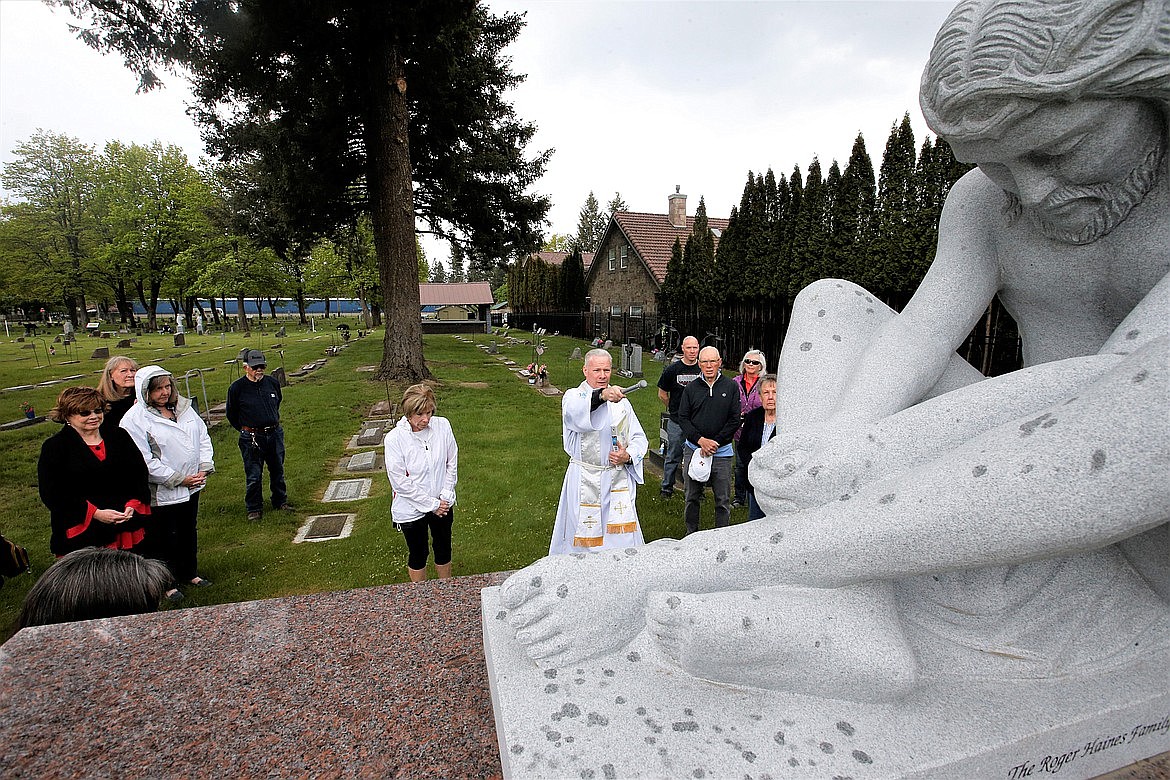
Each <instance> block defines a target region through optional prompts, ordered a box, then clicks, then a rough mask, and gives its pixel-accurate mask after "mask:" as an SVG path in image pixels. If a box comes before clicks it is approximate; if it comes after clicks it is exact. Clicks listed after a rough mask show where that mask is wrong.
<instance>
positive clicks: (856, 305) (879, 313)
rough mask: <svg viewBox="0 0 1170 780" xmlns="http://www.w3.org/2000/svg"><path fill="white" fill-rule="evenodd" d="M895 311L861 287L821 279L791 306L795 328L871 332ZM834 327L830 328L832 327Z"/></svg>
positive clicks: (849, 283)
mask: <svg viewBox="0 0 1170 780" xmlns="http://www.w3.org/2000/svg"><path fill="white" fill-rule="evenodd" d="M893 314H894V311H893V310H892V309H890V308H889V307H888V306H886V305H885V304H884V303H882V302H881V301H880V300H878V299H877V298H875V297H874V295H873V294H872V293H870V292H869V291H868V290H866V289H865V288H864V287H862V286H861V285H859V284H854V283H853V282H850V281H848V280H845V279H819V280H817V281H815V282H813V283H812V284H810V285H808V286H807V287H805V288H804V289H803V290H801V291H800V293H799V294H798V295H797V296H796V298H795V299H794V300H793V302H792V325H790V328H791V327H795V328H796V329H797V331H798V332H799V331H801V330H803V329H804V328H805V327H812V328H818V329H819V328H824V327H831V328H834V329H836V330H840V329H841V327H842V326H843V325H848V326H849V327H847V328H846V329H847V330H849V331H854V330H858V329H860V330H862V331H872V330H873V329H874V328H875V327H876V326H877V325H878V324H880V323H881V322H883V321H885V320H886V319H887V318H888V317H890V316H892V315H893ZM830 323H831V325H830Z"/></svg>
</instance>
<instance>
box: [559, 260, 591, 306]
mask: <svg viewBox="0 0 1170 780" xmlns="http://www.w3.org/2000/svg"><path fill="white" fill-rule="evenodd" d="M560 288H561V289H560V309H561V311H568V312H579V311H585V262H584V259H583V258H582V257H581V250H580V249H574V250H573V251H572V252H571V253H570V254H569V256H568V257H566V258H565V261H564V262H563V263H561V273H560Z"/></svg>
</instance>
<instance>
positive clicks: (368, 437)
mask: <svg viewBox="0 0 1170 780" xmlns="http://www.w3.org/2000/svg"><path fill="white" fill-rule="evenodd" d="M382 438H383V431H382V426H381V425H373V426H367V427H365V428H363V429H362V432H361V433H359V434H358V439H357V444H358V446H359V447H374V446H377V445H379V444H381V443H382Z"/></svg>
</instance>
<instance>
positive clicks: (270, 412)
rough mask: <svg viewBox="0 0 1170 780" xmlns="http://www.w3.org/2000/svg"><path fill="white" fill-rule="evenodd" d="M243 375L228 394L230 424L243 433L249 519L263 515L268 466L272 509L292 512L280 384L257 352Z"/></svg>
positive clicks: (250, 354)
mask: <svg viewBox="0 0 1170 780" xmlns="http://www.w3.org/2000/svg"><path fill="white" fill-rule="evenodd" d="M243 360H244V376H242V377H240V378H239V379H237V380H236V381H235V382H232V384H231V387H229V388H228V394H227V421H228V423H230V424H231V426H232V427H233V428H235V429H236V430H237V431H239V432H240V442H239V443H240V454H241V455H243V456H244V479H245V482H246V485H247V488H246V490H245V494H244V504H245V505H246V506H247V509H248V519H249V520H251V521H252V522H256V521H257V520H259V519H260V518H261V517H263V516H264V488H263V486H262V485H261V480H262V479H263V477H264V467H265V466H268V481H269V483H270V485H271V487H272V506H273V507H275V508H276V509H285V510H288V511H292V510H293V508H294V507H293V505H292V504H290V503H289V502H288V491H287V490H286V488H285V484H284V429H283V428H281V427H280V401H281V394H280V383H279V382H277V381H276V380H275V379H273V378H272V377H270V376H266V375H265V374H264V371H265V369H266V368H267V367H268V361H266V360H265V359H264V353H263V352H261V351H260V350H258V349H249V350H248V351H247V352H246V353H245V354H244V357H243Z"/></svg>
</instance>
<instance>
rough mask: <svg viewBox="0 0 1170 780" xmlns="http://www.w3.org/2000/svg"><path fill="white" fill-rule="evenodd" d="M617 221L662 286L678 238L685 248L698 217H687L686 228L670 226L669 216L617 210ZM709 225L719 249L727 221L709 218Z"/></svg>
mask: <svg viewBox="0 0 1170 780" xmlns="http://www.w3.org/2000/svg"><path fill="white" fill-rule="evenodd" d="M613 221H614V222H616V223H617V225H618V227H619V228H620V229H621V231H622V232H623V233H624V234H625V235H626V238H628V239H629V240H630V245H631V246H632V247H633V248H634V251H635V252H637V254H638V256H639V257H641V258H642V260H644V261H645V263H646V265H647V266H649V267H650V271H651V272H652V273H653V274H654V279H655V281H657V282H658V284H662V282H663V280H664V279H666V265H667V263H669V262H670V250H671V249H672V248H673V247H674V240H675V239H676V238H677V239H678V240H679V242H680V243H681V244H682V245H683V246H684V247H685V246H686V245H687V239H688V238H690V235H691V230H692V229H693V228H694V225H695V218H694V217H693V216H687V226H686V227H685V228H680V227H675V226H674V225H672V224H670V219H669V218H668V217H667V215H665V214H642V213H639V212H635V211H616V212H614V215H613ZM707 224H708V226H709V227H710V228H711V229H712V230H714V231H715V246H716V247H718V246H719V235H720V234H721V233H722V232H723V231H724V230H726V229H727V220H726V219H721V218H719V217H707Z"/></svg>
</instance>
